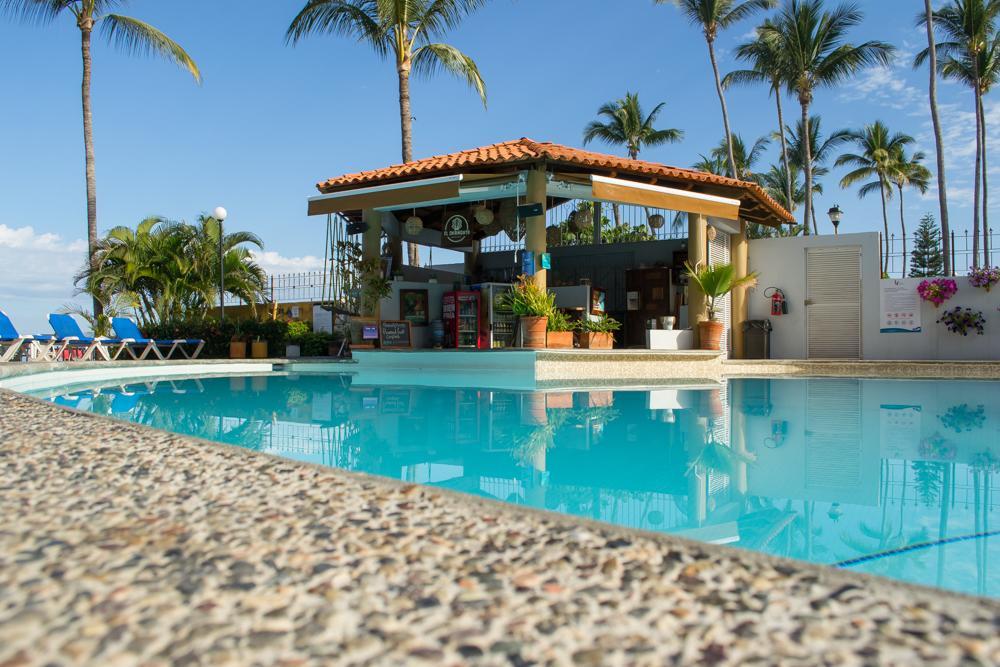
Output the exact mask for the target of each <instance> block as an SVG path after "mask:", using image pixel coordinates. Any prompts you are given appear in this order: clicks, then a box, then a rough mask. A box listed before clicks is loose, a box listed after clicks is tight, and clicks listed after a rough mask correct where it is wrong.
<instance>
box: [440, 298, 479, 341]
mask: <svg viewBox="0 0 1000 667" xmlns="http://www.w3.org/2000/svg"><path fill="white" fill-rule="evenodd" d="M479 317H480V315H479V292H445V295H444V298H443V300H442V302H441V319H442V320H444V346H445V347H450V348H460V349H473V350H474V349H477V348H478V347H479Z"/></svg>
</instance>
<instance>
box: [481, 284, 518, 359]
mask: <svg viewBox="0 0 1000 667" xmlns="http://www.w3.org/2000/svg"><path fill="white" fill-rule="evenodd" d="M475 287H476V289H478V290H479V294H480V304H479V312H480V314H481V316H482V317H481V319H480V323H479V348H480V349H483V350H498V349H503V348H508V347H514V336H515V334H516V333H517V318H516V317H514V311H512V310H511V309H510V305H508V304H506V303H505V300H506V299H505V296H506V294H507V292H509V291H510V288H511V285H510V283H482V284H481V285H476V286H475Z"/></svg>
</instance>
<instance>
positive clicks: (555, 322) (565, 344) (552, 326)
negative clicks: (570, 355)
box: [546, 308, 573, 350]
mask: <svg viewBox="0 0 1000 667" xmlns="http://www.w3.org/2000/svg"><path fill="white" fill-rule="evenodd" d="M546 344H547V346H548V347H549V348H550V349H554V350H572V349H573V323H572V322H570V319H569V316H568V315H567V314H566V313H564V312H563V311H561V310H559V309H558V308H553V309H552V312H551V313H549V322H548V334H547V339H546Z"/></svg>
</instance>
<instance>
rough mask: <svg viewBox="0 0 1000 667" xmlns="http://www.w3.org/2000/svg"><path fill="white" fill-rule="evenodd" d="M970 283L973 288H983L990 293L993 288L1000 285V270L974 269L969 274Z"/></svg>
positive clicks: (988, 268) (989, 268)
mask: <svg viewBox="0 0 1000 667" xmlns="http://www.w3.org/2000/svg"><path fill="white" fill-rule="evenodd" d="M969 282H970V283H972V286H973V287H982V288H983V289H984V290H986V291H987V292H989V291H990V288H991V287H993V286H994V285H996V284H997V283H1000V268H997V267H995V266H994V267H992V268H991V267H989V266H984V267H983V268H981V269H972V271H970V272H969Z"/></svg>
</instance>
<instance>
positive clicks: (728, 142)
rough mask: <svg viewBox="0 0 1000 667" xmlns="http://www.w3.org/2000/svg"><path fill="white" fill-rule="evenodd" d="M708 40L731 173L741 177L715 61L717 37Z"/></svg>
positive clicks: (727, 110)
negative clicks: (738, 171) (738, 173)
mask: <svg viewBox="0 0 1000 667" xmlns="http://www.w3.org/2000/svg"><path fill="white" fill-rule="evenodd" d="M705 41H706V42H708V59H709V60H710V61H711V62H712V73H713V74H714V75H715V92H716V93H718V95H719V104H720V105H722V126H723V128H724V129H725V131H726V152H727V153H728V155H729V175H730V176H732V177H733V178H739V176H738V175H737V170H736V156H735V155H734V154H733V133H732V131H731V130H730V129H729V109H728V108H727V107H726V94H725V92H724V91H723V90H722V77H721V76H719V64H718V63H717V62H716V61H715V38H714V37H712V36H708V35H706V38H705Z"/></svg>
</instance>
